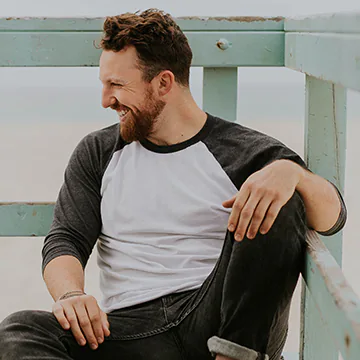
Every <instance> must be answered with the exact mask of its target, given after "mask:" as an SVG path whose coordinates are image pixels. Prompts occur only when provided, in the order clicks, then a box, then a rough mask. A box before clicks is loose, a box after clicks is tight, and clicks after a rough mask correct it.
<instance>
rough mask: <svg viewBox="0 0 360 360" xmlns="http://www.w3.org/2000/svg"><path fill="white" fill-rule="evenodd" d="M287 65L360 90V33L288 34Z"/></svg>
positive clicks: (286, 44) (286, 43)
mask: <svg viewBox="0 0 360 360" xmlns="http://www.w3.org/2000/svg"><path fill="white" fill-rule="evenodd" d="M285 66H286V67H288V68H290V69H294V70H297V71H301V72H303V73H305V74H307V75H311V76H314V77H316V78H319V79H321V80H327V81H331V82H333V83H335V84H338V85H342V86H344V87H347V88H350V89H354V90H358V91H360V35H359V34H321V33H286V35H285Z"/></svg>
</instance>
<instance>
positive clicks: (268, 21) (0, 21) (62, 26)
mask: <svg viewBox="0 0 360 360" xmlns="http://www.w3.org/2000/svg"><path fill="white" fill-rule="evenodd" d="M175 21H176V22H177V24H178V25H179V26H180V28H181V29H182V30H183V31H220V30H221V31H224V30H225V31H283V30H284V19H283V18H282V17H275V18H264V17H254V16H237V17H180V18H175ZM103 23H104V18H96V17H95V18H0V31H5V30H6V31H9V30H10V31H71V32H73V31H91V32H96V31H101V30H102V27H103Z"/></svg>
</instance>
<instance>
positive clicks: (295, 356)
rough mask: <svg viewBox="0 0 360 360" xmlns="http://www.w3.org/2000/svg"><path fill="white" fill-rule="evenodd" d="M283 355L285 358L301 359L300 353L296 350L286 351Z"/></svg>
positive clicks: (288, 359)
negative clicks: (295, 351)
mask: <svg viewBox="0 0 360 360" xmlns="http://www.w3.org/2000/svg"><path fill="white" fill-rule="evenodd" d="M283 357H284V360H299V354H298V353H294V352H285V353H284V354H283Z"/></svg>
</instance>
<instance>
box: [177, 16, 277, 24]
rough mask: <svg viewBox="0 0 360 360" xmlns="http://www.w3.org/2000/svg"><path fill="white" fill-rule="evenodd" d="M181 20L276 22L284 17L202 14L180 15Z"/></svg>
mask: <svg viewBox="0 0 360 360" xmlns="http://www.w3.org/2000/svg"><path fill="white" fill-rule="evenodd" d="M177 19H179V20H201V21H210V20H214V21H230V22H233V21H236V22H246V23H252V22H258V21H260V22H264V21H274V22H280V21H282V20H284V18H283V17H281V16H278V17H271V18H267V17H261V16H227V17H225V16H213V17H211V16H210V17H201V16H185V17H178V18H177Z"/></svg>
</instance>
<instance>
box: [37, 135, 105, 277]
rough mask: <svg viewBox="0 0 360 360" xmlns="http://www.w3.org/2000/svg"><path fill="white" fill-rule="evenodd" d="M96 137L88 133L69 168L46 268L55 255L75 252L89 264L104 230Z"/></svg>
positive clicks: (48, 240) (45, 249)
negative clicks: (102, 228)
mask: <svg viewBox="0 0 360 360" xmlns="http://www.w3.org/2000/svg"><path fill="white" fill-rule="evenodd" d="M98 157H99V154H97V151H96V141H95V139H94V137H93V136H89V135H88V136H87V137H85V138H84V139H83V140H82V141H81V142H80V143H79V145H78V146H77V147H76V149H75V150H74V152H73V154H72V156H71V158H70V161H69V163H68V166H67V168H66V170H65V176H64V183H63V185H62V187H61V189H60V193H59V196H58V199H57V201H56V205H55V211H54V219H53V223H52V226H51V229H50V232H49V233H48V235H47V236H46V238H45V241H44V246H43V250H42V256H43V263H42V270H43V271H44V269H45V266H46V265H47V264H48V263H49V262H50V261H51V260H52V259H54V258H56V257H58V256H61V255H72V256H74V257H76V258H77V259H79V260H80V262H81V264H82V266H83V267H85V265H86V263H87V261H88V259H89V256H90V254H91V251H92V249H93V247H94V245H95V243H96V240H97V238H98V236H99V234H100V230H101V216H100V201H101V196H100V186H101V173H102V172H101V169H100V168H99V167H100V161H99V158H98Z"/></svg>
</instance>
